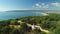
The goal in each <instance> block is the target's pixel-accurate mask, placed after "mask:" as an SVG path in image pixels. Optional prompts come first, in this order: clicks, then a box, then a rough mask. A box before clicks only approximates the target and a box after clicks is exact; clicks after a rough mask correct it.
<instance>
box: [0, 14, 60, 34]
mask: <svg viewBox="0 0 60 34" xmlns="http://www.w3.org/2000/svg"><path fill="white" fill-rule="evenodd" d="M18 21H22V22H24V23H21V22H18ZM27 24H31V25H33V24H34V25H39V26H41V28H43V29H45V30H48V31H50V33H45V32H43V31H41V30H39V29H34V30H32V28H31V27H28V26H27ZM0 34H60V14H55V13H49V14H48V15H47V16H28V17H22V18H16V19H8V20H2V21H0Z"/></svg>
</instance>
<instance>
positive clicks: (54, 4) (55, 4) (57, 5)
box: [51, 2, 60, 7]
mask: <svg viewBox="0 0 60 34" xmlns="http://www.w3.org/2000/svg"><path fill="white" fill-rule="evenodd" d="M51 4H52V5H53V6H56V7H60V3H57V2H56V3H51Z"/></svg>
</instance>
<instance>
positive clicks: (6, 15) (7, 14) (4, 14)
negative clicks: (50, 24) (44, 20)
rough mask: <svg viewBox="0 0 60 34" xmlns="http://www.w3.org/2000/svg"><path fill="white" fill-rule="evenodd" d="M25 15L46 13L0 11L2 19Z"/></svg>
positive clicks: (0, 18)
mask: <svg viewBox="0 0 60 34" xmlns="http://www.w3.org/2000/svg"><path fill="white" fill-rule="evenodd" d="M25 16H44V14H42V13H40V12H31V11H30V12H28V11H27V12H22V11H21V12H14V11H13V12H12V11H11V12H0V20H8V19H14V18H21V17H25Z"/></svg>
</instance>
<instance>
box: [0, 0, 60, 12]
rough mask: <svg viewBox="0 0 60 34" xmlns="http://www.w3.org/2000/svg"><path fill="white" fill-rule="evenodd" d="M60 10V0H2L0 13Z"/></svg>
mask: <svg viewBox="0 0 60 34" xmlns="http://www.w3.org/2000/svg"><path fill="white" fill-rule="evenodd" d="M6 10H60V0H0V11H6Z"/></svg>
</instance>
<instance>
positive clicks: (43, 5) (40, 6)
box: [33, 2, 49, 8]
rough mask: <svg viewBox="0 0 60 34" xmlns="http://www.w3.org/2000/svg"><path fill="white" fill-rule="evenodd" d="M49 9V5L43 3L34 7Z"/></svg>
mask: <svg viewBox="0 0 60 34" xmlns="http://www.w3.org/2000/svg"><path fill="white" fill-rule="evenodd" d="M48 7H49V5H48V4H45V3H41V2H39V3H36V4H35V5H34V6H33V8H48Z"/></svg>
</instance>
